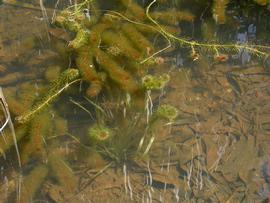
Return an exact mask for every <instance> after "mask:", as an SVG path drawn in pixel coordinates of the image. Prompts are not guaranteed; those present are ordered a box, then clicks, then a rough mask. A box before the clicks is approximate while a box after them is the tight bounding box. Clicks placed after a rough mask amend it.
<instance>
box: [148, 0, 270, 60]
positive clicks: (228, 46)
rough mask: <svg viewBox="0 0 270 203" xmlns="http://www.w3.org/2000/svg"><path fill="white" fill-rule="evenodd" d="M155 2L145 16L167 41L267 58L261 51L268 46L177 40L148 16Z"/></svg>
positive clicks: (265, 53)
mask: <svg viewBox="0 0 270 203" xmlns="http://www.w3.org/2000/svg"><path fill="white" fill-rule="evenodd" d="M156 2H157V0H153V1H152V2H151V3H150V4H149V5H148V6H147V8H146V16H147V18H148V19H149V20H150V21H151V22H152V23H153V24H154V25H156V26H157V27H158V28H159V30H160V32H162V33H163V34H164V35H165V36H166V37H168V38H169V39H172V40H175V41H177V42H179V43H180V45H182V46H188V47H192V46H193V47H200V48H205V49H211V50H212V49H213V48H214V47H216V48H217V49H247V50H248V51H250V52H251V53H253V54H256V55H258V56H266V57H268V56H269V53H267V52H265V51H263V50H264V49H267V50H269V49H270V46H264V45H244V44H243V45H241V44H212V43H201V42H197V41H188V40H187V39H184V38H179V37H176V36H175V35H173V34H171V33H169V32H167V31H166V30H165V29H164V28H162V26H161V25H160V24H159V23H158V22H157V21H155V20H154V19H153V18H152V17H151V15H150V14H149V10H150V8H151V7H152V6H153V5H154V4H155V3H156Z"/></svg>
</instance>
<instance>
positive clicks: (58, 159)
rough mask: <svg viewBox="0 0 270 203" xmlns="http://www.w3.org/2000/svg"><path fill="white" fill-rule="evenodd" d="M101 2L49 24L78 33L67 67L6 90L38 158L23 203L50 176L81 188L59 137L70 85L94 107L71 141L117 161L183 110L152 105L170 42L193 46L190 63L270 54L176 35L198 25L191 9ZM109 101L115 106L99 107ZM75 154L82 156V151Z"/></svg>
mask: <svg viewBox="0 0 270 203" xmlns="http://www.w3.org/2000/svg"><path fill="white" fill-rule="evenodd" d="M256 2H257V3H258V4H260V5H266V4H267V1H258V0H257V1H256ZM102 3H103V2H101V1H91V0H84V1H81V2H78V4H76V5H72V6H69V7H67V8H65V9H64V10H62V11H60V12H59V13H57V15H56V17H55V18H54V19H53V23H52V25H51V26H55V27H58V28H61V29H65V30H66V31H67V32H68V33H69V34H70V36H72V38H73V39H72V40H70V41H66V43H67V46H66V47H65V52H66V53H68V55H69V56H70V58H71V62H70V63H71V65H70V67H69V68H64V69H61V68H59V67H58V68H57V67H51V68H48V70H46V72H45V74H44V77H45V79H46V82H47V83H46V84H44V86H42V88H41V90H40V92H39V93H38V94H36V92H35V90H33V89H31V86H30V85H27V83H26V84H24V85H23V86H21V87H20V90H21V91H20V92H21V93H20V94H19V95H18V94H17V93H16V91H15V90H14V89H12V88H10V89H8V91H7V92H6V93H5V94H6V95H7V96H8V99H7V102H8V104H9V108H10V112H11V113H12V115H13V116H14V117H15V118H16V119H15V128H16V137H17V142H18V143H19V147H20V159H21V163H22V166H23V167H25V166H26V165H27V164H29V163H31V162H32V161H33V160H34V161H35V162H36V163H37V164H36V166H32V167H30V168H31V170H29V172H28V173H27V174H28V175H26V177H25V178H24V182H26V184H24V185H23V186H22V192H21V202H29V201H31V200H32V199H33V198H34V196H35V194H36V193H37V191H38V189H39V188H40V187H41V186H42V184H43V183H44V182H45V179H46V178H48V177H49V178H50V179H51V181H52V182H53V183H54V184H56V185H60V186H62V187H63V188H65V190H66V191H68V192H69V193H71V194H76V192H77V191H78V180H77V177H76V176H75V175H74V171H73V169H72V167H71V164H70V163H69V161H68V159H66V157H64V156H63V155H62V153H61V151H60V150H59V147H58V146H59V145H60V144H61V138H59V139H58V136H59V137H60V135H66V134H67V132H68V125H67V120H66V119H64V118H62V117H61V114H60V113H59V112H57V109H56V108H54V104H55V103H57V100H58V99H60V95H61V94H62V93H63V92H64V91H67V94H69V89H71V91H72V90H74V88H78V87H77V86H75V84H78V83H79V82H80V83H82V84H83V85H82V86H83V87H82V91H81V92H80V94H81V95H82V96H83V97H84V98H86V100H87V101H88V102H89V103H90V104H91V105H92V106H94V110H95V113H96V114H95V115H94V119H95V122H94V123H89V124H88V126H87V134H86V135H75V136H73V135H70V136H69V138H67V139H70V140H75V141H76V142H77V145H78V148H80V147H81V148H84V149H85V148H86V149H88V148H91V149H92V150H94V151H95V152H97V153H99V154H100V155H101V156H102V157H103V158H104V160H106V161H108V162H110V163H112V162H113V163H115V165H118V164H122V163H124V162H128V161H133V160H135V159H143V158H145V157H147V154H148V153H149V151H150V150H151V147H152V145H153V143H154V141H155V135H156V133H157V132H156V131H155V129H157V128H158V127H160V126H165V125H170V124H171V123H173V122H174V120H175V119H176V118H177V116H178V114H179V111H178V109H177V108H175V107H173V106H171V105H169V104H163V103H162V102H161V103H159V102H158V105H156V103H157V102H155V101H157V100H158V99H157V98H158V97H159V95H161V92H162V91H163V90H164V89H166V85H167V84H168V83H169V82H170V74H169V73H167V72H169V71H167V70H166V69H165V70H163V71H160V73H159V72H155V69H158V68H157V67H162V65H163V62H164V60H163V58H162V57H160V56H162V55H161V54H162V53H163V52H166V50H167V49H169V48H171V47H172V45H173V44H177V45H178V46H180V47H186V48H188V50H189V52H190V53H189V57H190V58H191V59H192V60H197V59H198V58H199V57H201V56H202V55H203V54H205V53H208V54H209V53H210V54H212V55H213V56H214V57H213V58H215V59H216V60H217V61H222V60H226V55H225V54H224V55H223V53H229V52H232V53H235V52H238V51H239V50H240V49H247V50H248V51H250V52H251V53H252V54H254V55H256V56H259V57H268V56H269V47H268V46H264V45H248V44H246V45H241V44H219V43H208V42H199V41H195V40H193V39H192V40H190V39H188V38H184V37H179V36H180V35H181V28H180V27H179V26H178V23H179V22H186V23H189V24H193V23H194V20H195V18H196V16H195V15H194V14H192V13H191V12H189V11H181V10H175V9H163V8H162V7H161V9H160V8H159V7H155V6H156V4H158V1H156V0H154V1H151V2H150V3H149V4H148V5H147V6H143V5H141V4H139V3H137V1H130V0H115V1H111V2H110V3H111V4H114V6H112V10H108V9H103V6H102ZM228 3H229V1H228V0H227V1H226V0H223V1H217V0H216V1H213V7H212V15H213V17H214V19H215V21H216V23H217V24H224V23H226V15H227V14H226V6H227V4H228ZM99 4H100V5H99ZM160 4H162V2H160ZM115 5H117V6H115ZM154 37H156V39H157V40H153V38H154ZM59 41H60V39H59ZM160 47H164V48H160ZM162 68H164V67H162ZM164 72H165V73H164ZM14 77H15V78H16V76H14ZM71 91H70V92H71ZM33 95H35V96H33ZM101 98H102V99H103V100H101ZM104 100H105V103H106V102H107V103H110V102H111V103H112V104H113V105H112V107H110V106H109V105H106V104H105V106H102V105H101V103H102V102H101V101H103V102H104ZM93 101H95V102H93ZM80 107H81V108H82V106H80ZM83 108H84V107H83ZM84 109H85V108H84ZM86 110H87V109H86ZM6 137H7V139H6V140H5V141H4V140H2V139H1V140H0V149H1V155H2V156H4V155H5V153H6V152H8V150H9V149H11V148H12V147H13V146H14V141H13V140H12V139H11V136H9V135H7V136H6ZM74 137H75V138H74ZM83 140H87V141H86V144H82V141H83ZM72 153H74V154H79V155H80V150H78V151H75V152H72ZM26 191H27V192H26Z"/></svg>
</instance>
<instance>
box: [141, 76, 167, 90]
mask: <svg viewBox="0 0 270 203" xmlns="http://www.w3.org/2000/svg"><path fill="white" fill-rule="evenodd" d="M169 80H170V76H169V75H168V74H163V75H159V76H153V75H146V76H144V77H143V78H142V84H143V87H144V88H145V89H146V90H161V89H162V88H164V87H165V85H166V84H167V83H168V82H169Z"/></svg>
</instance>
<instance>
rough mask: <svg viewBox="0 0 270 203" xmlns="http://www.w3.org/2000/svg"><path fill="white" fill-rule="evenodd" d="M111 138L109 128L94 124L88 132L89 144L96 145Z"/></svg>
mask: <svg viewBox="0 0 270 203" xmlns="http://www.w3.org/2000/svg"><path fill="white" fill-rule="evenodd" d="M110 137H112V132H111V130H110V128H108V127H106V126H103V125H98V124H95V125H93V126H91V127H90V128H89V130H88V138H89V140H90V144H97V143H101V142H104V141H106V140H108V139H109V138H110Z"/></svg>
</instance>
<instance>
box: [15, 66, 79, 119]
mask: <svg viewBox="0 0 270 203" xmlns="http://www.w3.org/2000/svg"><path fill="white" fill-rule="evenodd" d="M78 77H79V71H78V70H76V69H68V70H66V71H64V72H63V73H62V74H61V76H60V77H59V79H58V80H57V81H56V82H55V83H54V84H53V85H52V87H51V89H50V90H49V93H48V94H47V95H46V97H45V98H44V99H43V100H41V102H40V103H39V104H38V105H36V106H35V107H34V108H33V109H32V110H31V111H29V112H26V113H25V114H23V115H21V116H19V117H17V118H16V120H17V121H18V122H19V123H26V122H27V121H29V120H31V119H32V118H33V117H34V115H36V114H37V113H39V112H40V111H42V110H44V109H45V108H46V107H47V106H49V105H50V104H51V103H52V102H53V101H54V100H55V99H56V98H57V97H58V96H59V95H60V94H61V93H62V92H63V91H64V90H65V89H67V88H68V87H69V86H71V85H72V84H74V83H76V82H78V81H80V79H78Z"/></svg>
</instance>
